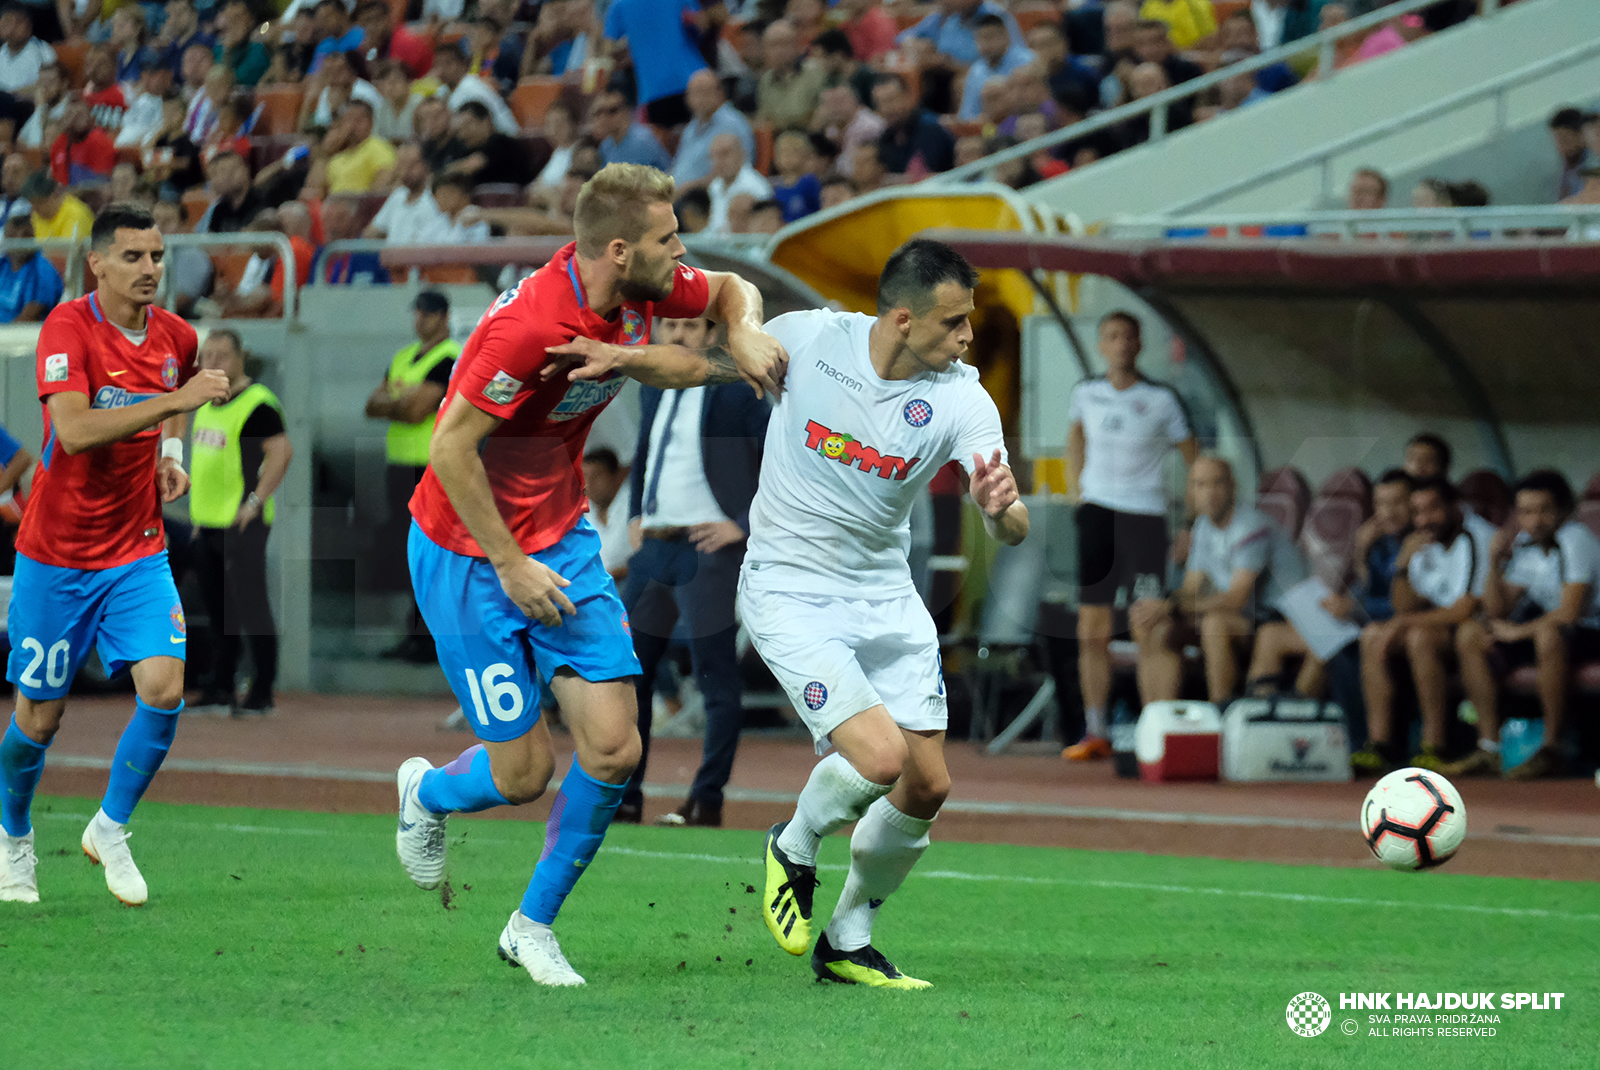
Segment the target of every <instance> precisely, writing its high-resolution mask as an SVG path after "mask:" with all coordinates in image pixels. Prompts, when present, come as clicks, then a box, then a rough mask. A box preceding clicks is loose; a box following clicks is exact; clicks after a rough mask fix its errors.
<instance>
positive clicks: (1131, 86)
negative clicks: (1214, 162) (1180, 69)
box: [1117, 63, 1194, 148]
mask: <svg viewBox="0 0 1600 1070" xmlns="http://www.w3.org/2000/svg"><path fill="white" fill-rule="evenodd" d="M1171 88H1172V82H1171V81H1169V80H1168V78H1167V72H1166V69H1165V68H1163V67H1162V66H1161V65H1160V64H1159V63H1141V64H1139V65H1138V66H1137V67H1135V68H1133V70H1131V71H1129V72H1128V95H1129V97H1130V99H1132V100H1144V99H1145V98H1146V97H1153V96H1155V95H1156V94H1157V93H1161V92H1164V91H1166V90H1168V89H1171ZM1193 122H1194V112H1193V101H1191V100H1179V101H1174V102H1173V103H1171V104H1169V105H1168V106H1167V130H1168V132H1169V133H1170V132H1171V131H1173V130H1181V129H1183V128H1184V127H1186V126H1188V125H1190V124H1191V123H1193ZM1117 134H1118V136H1119V137H1120V138H1121V139H1122V144H1123V147H1125V148H1131V147H1132V146H1134V145H1142V144H1144V143H1145V142H1146V141H1148V140H1150V113H1149V112H1145V113H1144V114H1142V115H1135V116H1133V117H1132V118H1129V119H1124V120H1122V122H1120V123H1118V124H1117Z"/></svg>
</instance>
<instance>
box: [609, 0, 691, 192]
mask: <svg viewBox="0 0 1600 1070" xmlns="http://www.w3.org/2000/svg"><path fill="white" fill-rule="evenodd" d="M702 6H703V5H701V4H699V3H698V2H696V0H611V4H610V6H608V7H607V8H606V15H605V20H606V21H605V48H606V49H607V50H608V51H610V50H614V49H615V48H616V46H617V44H618V43H619V42H625V43H626V44H627V46H628V54H629V55H630V56H631V57H632V59H633V69H634V72H635V76H636V77H637V79H638V83H639V84H638V96H639V99H640V100H641V101H642V102H643V103H644V107H645V116H646V117H647V118H648V119H649V120H650V122H651V123H652V124H654V125H656V126H662V127H674V126H682V125H683V124H684V123H686V122H688V121H689V107H688V104H687V103H686V102H685V100H684V90H685V89H686V88H687V87H688V85H689V77H690V75H692V74H694V72H695V71H698V70H700V69H702V68H703V67H705V65H706V64H705V60H704V59H703V58H702V57H701V55H700V53H699V51H698V50H697V49H696V48H695V46H694V43H693V42H692V41H691V40H690V37H689V30H688V25H687V24H688V23H691V22H692V23H693V24H694V25H695V26H696V27H697V28H700V27H701V23H702V19H703V17H704V13H703V12H702V11H701V7H702ZM704 6H709V5H704ZM607 162H608V163H610V162H612V161H611V160H610V159H609V158H608V159H607ZM633 162H638V161H633ZM662 170H666V168H662Z"/></svg>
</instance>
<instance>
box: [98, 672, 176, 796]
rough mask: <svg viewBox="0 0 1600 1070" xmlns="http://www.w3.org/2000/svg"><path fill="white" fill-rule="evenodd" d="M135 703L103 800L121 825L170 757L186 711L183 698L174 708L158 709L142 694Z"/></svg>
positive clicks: (118, 748)
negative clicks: (180, 720)
mask: <svg viewBox="0 0 1600 1070" xmlns="http://www.w3.org/2000/svg"><path fill="white" fill-rule="evenodd" d="M134 706H135V709H134V713H133V720H131V721H129V722H128V727H127V728H125V729H123V730H122V738H121V739H119V740H118V741H117V752H116V755H115V756H114V757H113V758H112V760H111V775H110V777H109V778H108V779H107V782H106V795H105V799H104V800H102V801H101V803H100V809H101V810H103V811H104V812H105V815H106V816H107V817H109V818H110V819H111V820H112V821H114V822H116V823H117V824H119V825H126V824H127V823H128V818H130V817H132V816H133V808H134V807H135V806H138V805H139V800H140V799H141V798H142V797H143V796H144V792H145V789H146V788H148V787H149V786H150V781H152V780H154V779H155V775H156V770H158V769H160V768H161V763H162V762H163V761H165V760H166V757H167V750H168V748H170V747H171V746H172V739H173V737H174V736H176V735H177V734H178V715H179V714H180V713H182V712H183V700H182V699H180V700H179V701H178V706H177V708H176V709H171V710H160V709H157V708H156V707H154V706H150V705H147V704H146V703H145V701H144V700H143V699H141V698H135V699H134Z"/></svg>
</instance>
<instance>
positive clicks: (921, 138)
mask: <svg viewBox="0 0 1600 1070" xmlns="http://www.w3.org/2000/svg"><path fill="white" fill-rule="evenodd" d="M872 104H873V108H874V110H875V111H877V113H878V114H879V115H881V116H883V121H884V123H885V129H884V131H883V135H882V136H881V137H880V138H879V139H878V157H879V159H880V161H881V162H882V163H883V166H884V167H885V168H886V169H887V170H888V172H889V173H890V174H893V175H906V176H908V177H910V178H920V177H922V176H923V175H926V174H930V173H933V172H938V171H948V170H950V168H951V167H952V166H953V165H954V162H955V139H954V138H952V137H951V136H950V131H948V130H946V129H945V128H944V125H943V124H942V123H940V122H939V120H938V119H937V118H935V117H934V115H933V113H932V112H930V111H928V110H927V109H925V108H922V107H919V106H918V104H917V100H916V97H914V96H912V94H911V88H910V87H909V86H908V85H907V84H906V80H905V79H904V78H902V77H901V76H900V75H898V74H885V75H883V76H882V77H880V78H879V79H878V82H877V84H876V85H874V86H873V87H872ZM858 181H859V179H858Z"/></svg>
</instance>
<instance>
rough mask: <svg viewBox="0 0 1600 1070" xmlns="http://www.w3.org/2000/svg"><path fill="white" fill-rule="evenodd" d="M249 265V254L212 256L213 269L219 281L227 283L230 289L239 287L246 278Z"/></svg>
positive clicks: (219, 254) (213, 254)
mask: <svg viewBox="0 0 1600 1070" xmlns="http://www.w3.org/2000/svg"><path fill="white" fill-rule="evenodd" d="M249 263H250V254H249V253H212V254H211V267H212V269H213V270H214V271H215V272H216V273H217V281H218V282H223V281H226V282H227V284H228V286H229V287H230V288H232V287H236V286H238V285H239V280H240V279H241V278H243V277H244V269H245V266H246V265H247V264H249Z"/></svg>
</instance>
